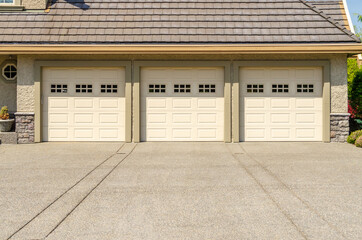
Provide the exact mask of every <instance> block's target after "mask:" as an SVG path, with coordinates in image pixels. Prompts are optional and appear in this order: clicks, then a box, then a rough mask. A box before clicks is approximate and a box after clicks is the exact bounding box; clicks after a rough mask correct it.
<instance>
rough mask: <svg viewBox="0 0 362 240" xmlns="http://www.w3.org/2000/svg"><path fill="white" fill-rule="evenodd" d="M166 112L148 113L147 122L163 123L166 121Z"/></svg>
mask: <svg viewBox="0 0 362 240" xmlns="http://www.w3.org/2000/svg"><path fill="white" fill-rule="evenodd" d="M166 117H167V114H166V113H148V114H147V123H156V124H164V123H166Z"/></svg>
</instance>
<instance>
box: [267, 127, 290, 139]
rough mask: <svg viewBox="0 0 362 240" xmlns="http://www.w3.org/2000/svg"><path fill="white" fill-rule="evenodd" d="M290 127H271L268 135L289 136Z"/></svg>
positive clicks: (277, 137) (273, 136) (279, 137)
mask: <svg viewBox="0 0 362 240" xmlns="http://www.w3.org/2000/svg"><path fill="white" fill-rule="evenodd" d="M290 131H291V129H290V128H271V129H270V136H271V138H274V139H281V138H290V137H291V135H290Z"/></svg>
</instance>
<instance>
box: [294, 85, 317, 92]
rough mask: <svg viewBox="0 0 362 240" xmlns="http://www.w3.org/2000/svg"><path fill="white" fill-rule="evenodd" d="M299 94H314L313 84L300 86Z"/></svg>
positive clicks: (298, 87)
mask: <svg viewBox="0 0 362 240" xmlns="http://www.w3.org/2000/svg"><path fill="white" fill-rule="evenodd" d="M297 92H298V93H313V92H314V85H313V84H298V85H297Z"/></svg>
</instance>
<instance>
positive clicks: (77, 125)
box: [43, 68, 125, 141]
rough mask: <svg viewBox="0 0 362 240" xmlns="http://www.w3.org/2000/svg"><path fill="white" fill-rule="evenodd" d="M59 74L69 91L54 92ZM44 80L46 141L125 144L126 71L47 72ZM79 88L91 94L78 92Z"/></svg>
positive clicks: (62, 69)
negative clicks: (89, 89)
mask: <svg viewBox="0 0 362 240" xmlns="http://www.w3.org/2000/svg"><path fill="white" fill-rule="evenodd" d="M59 74H62V76H66V77H67V78H62V82H60V83H61V84H62V86H63V85H66V86H67V91H65V92H52V91H50V90H51V86H52V85H54V83H56V82H58V83H59V81H60V80H59V78H53V77H54V76H58V75H59ZM43 76H44V81H43V96H44V104H43V140H44V141H124V139H125V129H124V128H125V98H124V90H123V89H122V88H124V86H125V83H124V82H125V72H124V69H100V68H84V69H76V68H61V69H58V68H46V69H44V75H43ZM76 85H87V86H89V85H91V86H92V87H91V89H92V91H91V92H86V93H83V92H77V91H76V89H77V87H76ZM121 86H122V87H121ZM107 87H110V88H109V89H111V90H110V91H108V92H107V89H108V88H107ZM102 89H104V91H102Z"/></svg>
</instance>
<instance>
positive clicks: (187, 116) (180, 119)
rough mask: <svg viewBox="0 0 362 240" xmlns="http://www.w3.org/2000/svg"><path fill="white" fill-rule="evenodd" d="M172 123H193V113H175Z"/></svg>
mask: <svg viewBox="0 0 362 240" xmlns="http://www.w3.org/2000/svg"><path fill="white" fill-rule="evenodd" d="M172 123H192V114H191V113H173V114H172Z"/></svg>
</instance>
